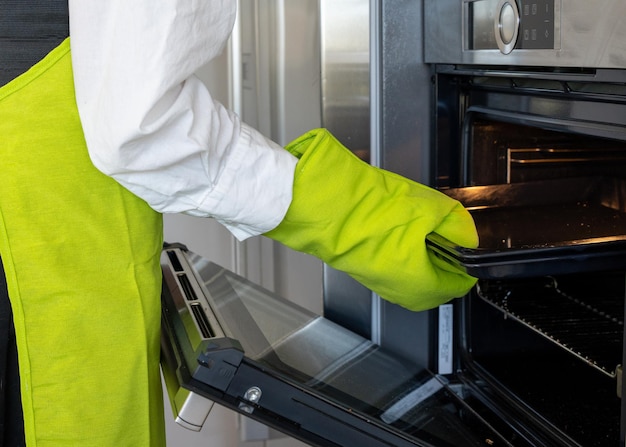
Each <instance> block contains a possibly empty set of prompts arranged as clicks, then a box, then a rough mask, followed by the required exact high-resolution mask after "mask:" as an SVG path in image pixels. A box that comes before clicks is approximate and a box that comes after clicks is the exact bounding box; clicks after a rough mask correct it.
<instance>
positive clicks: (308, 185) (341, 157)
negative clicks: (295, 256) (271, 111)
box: [266, 129, 478, 310]
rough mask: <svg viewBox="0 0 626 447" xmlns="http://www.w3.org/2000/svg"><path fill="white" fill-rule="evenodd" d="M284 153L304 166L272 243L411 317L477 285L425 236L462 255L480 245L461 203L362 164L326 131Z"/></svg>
mask: <svg viewBox="0 0 626 447" xmlns="http://www.w3.org/2000/svg"><path fill="white" fill-rule="evenodd" d="M286 149H287V150H288V151H289V152H291V153H292V154H294V155H295V156H296V157H298V158H299V161H298V164H297V165H296V172H295V179H294V187H293V188H294V189H293V200H292V203H291V205H290V207H289V209H288V211H287V214H286V216H285V218H284V219H283V221H282V222H281V223H280V225H278V227H277V228H275V229H274V230H272V231H270V232H268V233H266V236H268V237H270V238H272V239H274V240H277V241H279V242H281V243H283V244H284V245H286V246H288V247H291V248H293V249H294V250H297V251H301V252H304V253H308V254H311V255H313V256H316V257H317V258H319V259H321V260H322V261H324V262H326V263H327V264H328V265H330V266H331V267H333V268H336V269H338V270H341V271H344V272H346V273H348V274H349V275H350V276H352V277H353V278H354V279H356V280H357V281H359V282H360V283H361V284H363V285H365V286H366V287H368V288H369V289H371V290H373V291H374V292H376V293H377V294H378V295H380V296H381V297H382V298H384V299H386V300H388V301H391V302H394V303H397V304H399V305H401V306H403V307H406V308H408V309H411V310H423V309H429V308H433V307H436V306H438V305H439V304H442V303H444V302H446V301H449V300H450V299H452V298H455V297H460V296H463V295H465V294H466V293H467V292H468V291H469V289H471V287H472V286H473V285H474V284H475V282H476V280H475V279H474V278H472V277H470V276H468V275H467V274H466V273H464V272H462V271H460V270H457V269H456V268H454V267H452V266H451V265H448V264H446V263H445V262H444V261H441V260H439V259H437V258H435V257H434V255H432V254H430V253H429V251H428V250H427V249H426V244H425V238H426V235H427V234H429V233H431V232H437V233H439V234H440V235H441V236H443V237H445V238H447V239H449V240H450V241H452V242H453V243H456V244H458V245H461V246H464V247H468V248H474V247H476V246H477V245H478V236H477V234H476V228H475V226H474V222H473V220H472V218H471V216H470V214H469V213H468V212H467V210H465V209H464V208H463V206H462V205H461V204H460V203H459V202H457V201H456V200H453V199H451V198H449V197H448V196H446V195H445V194H442V193H441V192H439V191H436V190H434V189H432V188H429V187H426V186H424V185H421V184H419V183H416V182H413V181H411V180H408V179H406V178H404V177H401V176H399V175H397V174H394V173H391V172H388V171H385V170H382V169H378V168H375V167H373V166H371V165H369V164H367V163H365V162H363V161H361V160H360V159H359V158H357V157H356V156H355V155H354V154H353V153H352V152H350V151H349V150H348V149H346V148H345V147H343V145H341V143H339V142H338V141H337V140H336V139H335V138H334V137H333V136H332V135H331V134H330V133H329V132H328V131H326V130H324V129H317V130H313V131H311V132H309V133H307V134H305V135H303V136H301V137H300V138H298V139H296V140H295V141H293V142H292V143H291V144H289V145H288V146H287V147H286Z"/></svg>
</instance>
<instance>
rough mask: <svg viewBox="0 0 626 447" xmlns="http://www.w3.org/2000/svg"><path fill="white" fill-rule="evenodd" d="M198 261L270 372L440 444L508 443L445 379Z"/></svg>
mask: <svg viewBox="0 0 626 447" xmlns="http://www.w3.org/2000/svg"><path fill="white" fill-rule="evenodd" d="M195 267H196V269H198V271H199V272H200V276H201V277H202V278H203V280H204V287H205V288H206V290H207V292H208V295H209V296H210V301H211V306H212V307H214V310H215V312H216V315H217V317H218V319H219V320H220V323H221V325H222V327H223V329H224V332H225V333H226V335H227V336H229V337H232V338H235V339H236V340H238V341H239V342H240V343H241V345H242V347H243V349H244V352H245V356H246V357H247V358H248V359H250V360H252V361H254V362H257V363H259V364H261V365H263V367H264V368H265V369H267V370H268V371H270V372H271V373H272V374H276V375H279V376H281V377H282V378H283V379H285V380H287V381H291V382H293V383H294V384H297V385H298V386H303V385H304V386H305V387H309V388H310V389H312V390H315V391H316V392H318V393H320V394H321V395H323V396H324V397H325V398H326V399H328V400H330V401H332V402H334V403H335V404H336V405H338V406H339V407H342V408H344V409H346V410H347V411H350V412H355V413H361V414H363V415H364V417H365V418H367V419H368V420H369V421H370V422H371V423H374V424H380V425H381V426H383V425H384V426H387V427H388V428H389V427H393V428H392V430H399V431H402V432H404V434H405V435H410V436H413V437H417V438H418V439H421V440H424V441H427V442H429V443H431V444H432V445H435V446H442V447H443V446H458V445H464V446H465V445H467V446H473V445H476V446H478V445H481V446H482V445H485V442H486V440H488V442H489V443H490V444H489V445H494V446H497V445H506V444H502V443H500V440H498V439H496V437H495V436H493V435H491V434H490V431H489V430H487V428H486V426H485V425H484V423H483V422H482V421H481V420H480V419H479V418H477V416H476V415H475V414H474V413H473V412H472V411H471V410H470V409H469V407H468V406H466V405H465V404H464V402H463V400H462V399H461V398H460V397H459V395H458V394H457V393H455V392H452V391H451V389H452V388H451V387H450V386H449V384H448V383H447V382H446V380H445V379H444V378H442V377H438V376H434V375H433V374H432V373H431V372H430V371H428V370H427V369H425V368H423V367H421V366H419V365H416V364H413V363H409V362H407V361H404V360H403V359H401V358H398V357H397V356H395V355H391V354H390V353H388V352H387V351H385V350H384V349H382V348H381V347H379V346H377V345H375V344H373V343H372V342H371V341H369V340H367V339H364V338H362V337H361V336H359V335H356V334H354V333H352V332H351V331H348V330H347V329H345V328H343V327H341V326H339V325H337V324H335V323H333V322H331V321H329V320H326V319H325V318H323V317H320V316H317V315H315V314H313V313H311V312H309V311H307V310H305V309H303V308H300V307H298V306H296V305H294V304H293V303H291V302H289V301H287V300H284V299H282V298H280V297H278V296H276V295H274V294H272V293H271V292H269V291H267V290H264V289H262V288H260V287H258V286H257V285H255V284H253V283H250V282H248V281H247V280H245V279H243V278H240V277H238V276H236V275H234V274H233V273H231V272H229V271H227V270H225V269H222V268H221V267H219V266H216V265H214V264H210V263H208V264H203V265H196V266H195ZM470 427H471V428H470Z"/></svg>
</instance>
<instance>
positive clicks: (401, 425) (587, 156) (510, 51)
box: [162, 0, 626, 447]
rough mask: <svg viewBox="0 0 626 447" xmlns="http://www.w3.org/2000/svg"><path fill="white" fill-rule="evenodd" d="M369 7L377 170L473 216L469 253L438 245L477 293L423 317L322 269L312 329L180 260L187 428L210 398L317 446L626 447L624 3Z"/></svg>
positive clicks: (273, 301)
mask: <svg viewBox="0 0 626 447" xmlns="http://www.w3.org/2000/svg"><path fill="white" fill-rule="evenodd" d="M322 3H324V2H322ZM369 3H370V12H371V23H370V25H371V32H372V36H371V38H370V45H371V47H370V49H371V51H372V55H371V56H370V59H369V60H370V61H371V67H370V73H371V74H372V79H371V85H370V88H371V95H372V97H371V100H370V101H369V104H370V105H371V108H372V110H371V113H370V116H371V125H372V126H371V127H372V129H371V140H372V141H371V146H372V148H371V154H370V157H369V158H370V160H371V161H372V162H374V163H376V164H378V165H380V166H382V167H385V168H387V169H391V170H394V171H397V172H399V173H401V174H403V175H407V176H409V177H412V178H414V179H416V180H419V181H422V182H424V183H430V184H431V185H432V186H434V187H437V188H439V189H441V190H442V191H444V192H445V193H446V194H449V195H451V196H453V197H455V198H457V199H458V200H460V201H461V202H462V203H463V204H464V205H465V206H466V207H467V208H468V209H469V210H470V212H471V213H472V215H473V216H474V219H475V222H476V225H477V228H478V232H479V237H480V245H479V247H478V248H477V249H465V248H462V247H457V246H454V245H452V244H450V243H449V242H448V241H446V240H444V239H442V238H440V237H437V236H436V235H431V236H430V237H429V238H428V241H427V242H428V245H429V247H430V250H431V251H432V253H433V254H435V255H437V256H440V257H441V258H442V259H444V260H445V261H446V262H450V263H452V264H454V265H456V266H457V267H458V268H461V269H465V270H466V271H468V272H470V273H471V274H473V275H474V276H476V277H478V278H479V280H478V283H477V285H476V287H475V288H474V289H473V290H472V291H471V292H470V294H469V295H468V296H466V297H463V298H461V299H458V300H454V301H453V302H451V303H449V304H446V305H443V306H441V307H440V308H439V309H437V310H434V311H430V312H421V313H414V312H408V311H405V310H402V309H400V308H398V307H397V306H394V305H390V304H388V303H384V302H381V301H380V300H379V299H377V298H376V297H371V295H370V294H369V293H368V292H367V291H365V297H364V296H363V292H364V291H363V289H362V288H357V289H352V288H351V287H352V286H351V283H350V281H349V280H347V281H346V280H345V279H344V278H342V277H341V275H339V274H338V273H337V272H333V271H332V270H327V271H326V272H325V280H326V285H325V288H326V296H325V316H318V315H313V314H311V313H310V312H307V311H305V310H303V309H301V308H299V307H297V306H295V305H293V303H291V302H289V301H286V300H284V299H282V298H280V297H277V296H276V295H275V294H273V293H270V292H268V291H266V290H264V289H262V288H260V287H258V286H256V285H254V284H252V283H250V282H249V281H247V280H245V279H243V278H240V277H238V276H237V275H234V274H233V273H232V272H229V271H228V270H225V269H223V268H221V267H219V266H217V265H215V264H212V263H211V262H210V261H208V260H206V259H203V258H201V257H199V256H197V255H195V254H194V253H193V252H191V251H189V250H187V249H186V248H185V247H181V246H177V245H168V246H166V247H165V249H164V251H163V258H162V266H163V272H164V289H163V328H164V329H163V372H164V376H165V378H166V381H167V384H168V390H169V394H170V396H171V402H172V407H173V409H174V410H175V413H176V414H177V420H178V422H179V423H181V424H182V425H185V426H187V427H188V428H191V429H199V427H200V426H201V425H202V423H203V421H204V419H205V418H206V415H207V414H208V411H209V410H210V407H211V405H212V402H218V403H219V404H221V405H225V406H227V407H229V408H232V409H234V410H235V411H238V412H240V413H242V414H245V415H247V416H249V417H251V418H254V419H257V420H259V421H261V422H263V423H265V424H267V425H270V426H272V427H275V428H277V429H279V430H282V431H284V432H286V433H289V434H291V435H292V436H294V437H296V438H299V439H301V440H303V441H305V442H307V443H309V444H311V445H319V446H357V445H358V446H405V445H406V446H411V445H415V446H436V447H444V446H446V447H448V446H450V447H451V446H498V445H500V446H515V447H529V446H542V447H552V446H557V447H558V446H568V447H572V446H577V447H588V446H591V447H595V446H598V447H599V446H602V447H605V446H624V438H625V434H624V432H625V429H626V423H625V419H626V406H625V405H624V402H623V400H622V397H621V396H622V390H623V388H624V379H623V375H622V366H621V365H623V364H624V358H625V355H624V353H625V349H624V346H625V345H624V334H625V331H624V314H625V306H624V302H625V296H626V183H625V182H626V44H625V43H624V42H626V25H624V24H623V20H622V17H624V16H626V3H623V2H622V1H621V0H604V1H574V0H536V1H526V0H517V1H515V0H475V1H472V0H432V1H430V0H429V1H424V2H421V1H415V0H398V1H394V2H376V1H372V2H369ZM335 56H337V55H335ZM329 60H330V61H331V62H333V61H335V62H336V61H337V60H338V58H337V57H334V58H329ZM355 60H356V59H355V58H349V62H350V63H355ZM359 60H360V59H359ZM349 67H350V64H347V65H346V64H341V70H343V71H342V73H344V72H345V70H347V69H349ZM360 68H362V67H360ZM359 73H362V70H361V69H359ZM331 77H332V76H330V75H329V77H328V79H330V78H331ZM361 99H362V98H361ZM341 104H344V103H342V102H340V101H338V102H337V103H335V106H334V107H335V110H334V112H336V113H338V114H339V115H341ZM345 104H350V105H351V106H350V111H351V115H350V116H354V115H355V113H354V110H353V109H354V107H352V106H353V103H349V102H346V103H345ZM329 124H330V126H328V127H331V130H332V122H330V123H329ZM362 133H363V132H362V129H361V131H360V134H362ZM359 149H361V146H359Z"/></svg>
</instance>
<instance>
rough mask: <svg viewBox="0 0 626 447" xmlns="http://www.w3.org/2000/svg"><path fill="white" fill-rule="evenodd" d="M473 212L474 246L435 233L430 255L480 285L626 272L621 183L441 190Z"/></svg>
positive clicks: (576, 181) (625, 198)
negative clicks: (503, 280)
mask: <svg viewBox="0 0 626 447" xmlns="http://www.w3.org/2000/svg"><path fill="white" fill-rule="evenodd" d="M442 192H444V193H445V194H446V195H448V196H450V197H453V198H455V199H457V200H459V201H460V202H461V203H462V204H463V205H464V206H465V207H466V208H467V209H468V210H469V211H470V213H471V214H472V217H473V218H474V221H475V223H476V228H477V231H478V236H479V240H480V243H479V247H478V248H476V249H468V248H464V247H459V246H457V245H455V244H453V243H452V242H450V241H449V240H447V239H445V238H443V237H441V236H440V235H438V234H435V233H432V234H430V235H429V236H428V237H427V245H428V247H429V249H430V250H431V253H433V254H434V255H436V256H438V257H440V258H442V259H444V260H445V261H447V262H449V263H451V264H453V265H455V266H456V267H458V268H461V269H463V270H465V271H466V272H467V273H469V274H470V275H472V276H474V277H476V278H481V279H500V278H520V277H532V276H543V275H556V274H568V273H577V272H582V271H599V270H615V269H623V268H626V180H624V179H616V178H602V177H591V178H589V177H585V178H570V179H559V180H545V181H535V182H526V183H517V184H503V185H490V186H473V187H466V188H454V189H448V190H444V191H442Z"/></svg>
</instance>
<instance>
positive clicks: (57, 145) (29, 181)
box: [0, 40, 165, 447]
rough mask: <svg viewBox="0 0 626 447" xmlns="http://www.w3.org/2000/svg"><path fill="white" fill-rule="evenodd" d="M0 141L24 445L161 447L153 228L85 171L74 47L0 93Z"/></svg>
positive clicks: (148, 218)
mask: <svg viewBox="0 0 626 447" xmlns="http://www.w3.org/2000/svg"><path fill="white" fill-rule="evenodd" d="M0 135H1V136H0V160H1V161H0V162H1V163H2V171H1V172H2V178H1V180H0V256H1V258H2V261H3V263H4V267H5V271H6V277H7V283H8V291H9V298H10V301H11V307H12V309H13V314H14V322H15V330H16V337H17V347H18V358H19V367H20V377H21V395H22V405H23V411H24V427H25V434H26V442H27V445H28V446H29V447H34V446H37V447H43V446H72V447H76V446H81V447H82V446H99V447H102V446H112V447H113V446H114V447H120V446H133V447H138V446H160V445H164V444H165V440H164V438H165V435H164V423H163V403H162V391H161V384H160V375H159V329H160V292H161V273H160V268H159V254H160V251H161V245H162V220H161V216H160V215H159V214H158V213H156V212H155V211H153V210H151V209H150V208H149V206H148V205H147V204H146V203H145V202H144V201H142V200H141V199H139V198H137V197H136V196H134V195H132V194H131V193H130V192H128V191H126V190H125V189H124V188H122V187H121V186H119V185H118V184H117V183H116V182H115V181H114V180H112V179H111V178H109V177H107V176H105V175H103V174H101V173H100V172H99V171H97V170H96V169H95V168H94V167H93V165H92V164H91V162H90V160H89V157H88V153H87V149H86V146H85V141H84V137H83V133H82V129H81V124H80V120H79V117H78V112H77V108H76V103H75V97H74V84H73V79H72V70H71V57H70V50H69V40H66V41H65V42H63V43H62V44H61V45H60V46H59V47H57V48H56V49H54V50H53V51H52V52H50V53H49V54H48V55H47V56H46V57H45V59H43V60H42V61H41V62H39V63H38V64H37V65H35V66H34V67H33V68H32V69H30V70H29V71H28V72H26V73H25V74H23V75H21V76H20V77H18V78H16V79H15V80H13V81H11V82H10V83H8V84H6V85H5V86H4V87H2V88H0Z"/></svg>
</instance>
